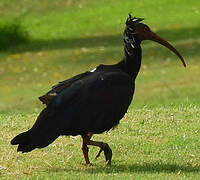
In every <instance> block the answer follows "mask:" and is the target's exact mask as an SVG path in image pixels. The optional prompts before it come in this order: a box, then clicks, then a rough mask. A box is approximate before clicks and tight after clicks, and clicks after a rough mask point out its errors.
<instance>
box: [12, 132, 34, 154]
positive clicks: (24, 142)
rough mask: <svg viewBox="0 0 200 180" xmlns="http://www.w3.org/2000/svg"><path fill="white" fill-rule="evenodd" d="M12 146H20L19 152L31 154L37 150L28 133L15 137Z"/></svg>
mask: <svg viewBox="0 0 200 180" xmlns="http://www.w3.org/2000/svg"><path fill="white" fill-rule="evenodd" d="M10 143H11V144H12V145H17V144H18V145H19V146H18V148H17V151H21V152H29V151H32V150H33V149H35V147H34V146H33V144H32V141H31V137H30V135H29V133H28V132H23V133H21V134H19V135H17V136H16V137H14V138H13V139H12V140H11V142H10Z"/></svg>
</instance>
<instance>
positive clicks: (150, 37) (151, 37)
mask: <svg viewBox="0 0 200 180" xmlns="http://www.w3.org/2000/svg"><path fill="white" fill-rule="evenodd" d="M148 40H152V41H155V42H157V43H159V44H162V45H163V46H165V47H167V48H168V49H169V50H171V51H172V52H174V54H176V55H177V56H178V57H179V58H180V60H181V61H182V63H183V66H184V67H186V63H185V61H184V59H183V57H182V56H181V54H180V53H179V52H178V51H177V50H176V49H175V48H174V47H173V46H172V45H171V44H170V43H168V42H167V41H165V40H164V39H162V38H161V37H159V36H158V35H157V34H156V33H154V32H152V31H150V32H149V34H148Z"/></svg>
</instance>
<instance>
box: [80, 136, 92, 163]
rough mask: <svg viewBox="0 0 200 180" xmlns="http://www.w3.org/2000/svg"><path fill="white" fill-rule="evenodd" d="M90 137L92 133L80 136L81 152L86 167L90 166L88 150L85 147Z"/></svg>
mask: <svg viewBox="0 0 200 180" xmlns="http://www.w3.org/2000/svg"><path fill="white" fill-rule="evenodd" d="M91 137H92V133H88V134H85V135H82V139H83V144H82V151H83V155H84V158H85V162H86V165H88V164H90V160H89V157H88V152H89V148H88V147H87V144H88V142H89V141H90V138H91Z"/></svg>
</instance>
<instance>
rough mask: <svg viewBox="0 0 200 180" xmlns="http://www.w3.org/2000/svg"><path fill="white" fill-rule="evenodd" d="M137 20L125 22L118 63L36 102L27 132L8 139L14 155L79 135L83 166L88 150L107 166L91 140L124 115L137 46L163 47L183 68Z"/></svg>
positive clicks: (136, 65)
mask: <svg viewBox="0 0 200 180" xmlns="http://www.w3.org/2000/svg"><path fill="white" fill-rule="evenodd" d="M142 20H143V19H142V18H136V17H132V16H131V15H129V17H128V18H127V20H126V27H125V30H124V34H123V41H124V53H125V56H124V58H123V59H122V60H121V61H120V62H119V63H117V64H114V65H99V66H98V67H97V68H95V69H94V70H93V71H90V72H89V71H88V72H85V73H82V74H79V75H77V76H74V77H72V78H70V79H67V80H65V81H62V82H59V83H58V84H57V85H55V86H53V87H52V89H51V90H50V91H49V92H47V94H45V95H43V96H41V97H39V99H40V100H41V101H42V102H43V103H44V104H46V108H44V109H43V110H42V112H41V113H40V114H39V116H38V118H37V120H36V122H35V124H34V125H33V127H32V128H31V129H30V130H28V131H26V132H23V133H21V134H19V135H17V136H16V137H15V138H13V139H12V141H11V144H12V145H17V144H18V149H17V151H21V152H29V151H32V150H33V149H35V148H43V147H45V146H48V145H49V144H50V143H52V142H53V141H54V140H55V139H56V138H57V137H59V136H62V135H72V136H76V135H81V136H82V139H83V144H82V151H83V155H84V158H85V162H86V164H90V161H89V158H88V147H87V146H88V145H92V146H98V147H99V148H100V151H99V153H98V154H97V157H98V156H99V155H100V153H101V152H102V151H104V155H105V159H106V162H107V164H111V158H112V150H111V149H110V147H109V145H108V144H107V143H104V142H97V141H92V140H91V137H92V135H93V134H100V133H103V132H105V131H109V130H110V129H112V128H113V127H114V126H116V125H117V124H118V123H119V121H120V119H122V118H123V116H124V114H125V113H126V112H127V109H128V107H129V105H130V103H131V101H132V98H133V94H134V90H135V79H136V77H137V75H138V72H139V70H140V66H141V58H142V50H141V46H140V44H141V42H142V41H143V40H152V41H156V42H158V43H160V44H162V45H164V46H166V47H167V48H168V49H170V50H171V51H173V52H174V53H175V54H176V55H177V56H178V57H179V58H180V59H181V61H182V63H183V65H184V66H186V64H185V62H184V59H183V58H182V56H181V55H180V54H179V52H178V51H177V50H176V49H175V48H174V47H173V46H172V45H170V44H169V43H168V42H167V41H165V40H163V39H161V38H160V37H159V36H158V35H156V34H155V33H153V32H152V31H151V30H150V28H149V27H148V26H147V25H145V24H143V23H142V22H141V21H142Z"/></svg>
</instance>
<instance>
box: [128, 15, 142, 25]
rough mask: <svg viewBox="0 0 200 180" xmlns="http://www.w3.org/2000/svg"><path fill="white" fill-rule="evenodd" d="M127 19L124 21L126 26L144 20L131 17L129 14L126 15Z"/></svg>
mask: <svg viewBox="0 0 200 180" xmlns="http://www.w3.org/2000/svg"><path fill="white" fill-rule="evenodd" d="M128 15H129V17H128V18H127V20H126V25H127V26H128V25H131V24H132V23H138V22H141V21H143V20H144V18H137V17H132V15H131V13H129V14H128Z"/></svg>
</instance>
